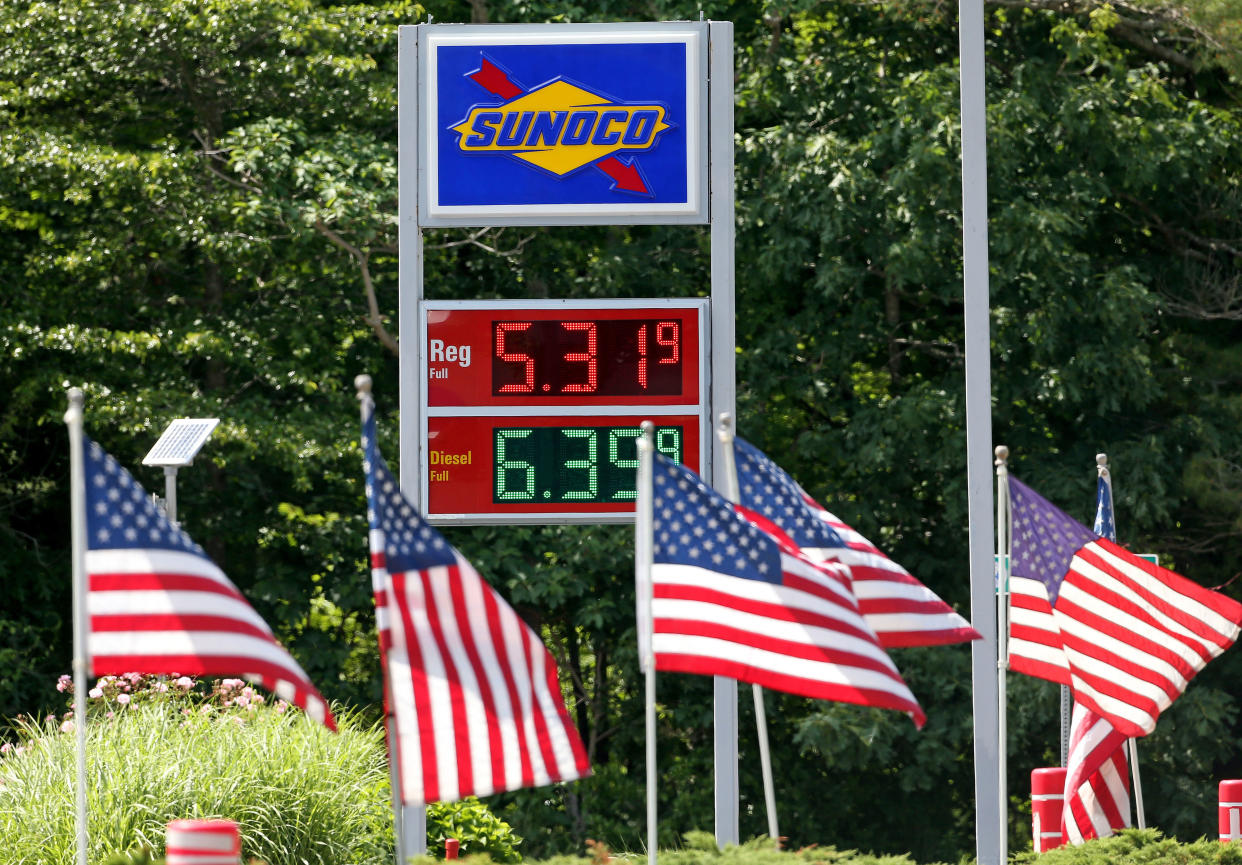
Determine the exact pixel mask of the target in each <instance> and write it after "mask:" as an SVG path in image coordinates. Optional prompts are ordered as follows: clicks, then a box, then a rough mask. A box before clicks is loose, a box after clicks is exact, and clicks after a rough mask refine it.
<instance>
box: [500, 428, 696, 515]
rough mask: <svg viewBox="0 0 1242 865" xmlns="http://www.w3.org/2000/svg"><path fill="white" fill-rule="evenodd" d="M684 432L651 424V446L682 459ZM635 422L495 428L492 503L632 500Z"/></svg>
mask: <svg viewBox="0 0 1242 865" xmlns="http://www.w3.org/2000/svg"><path fill="white" fill-rule="evenodd" d="M684 433H685V431H684V430H683V428H682V427H680V426H661V427H656V432H655V446H656V449H657V450H659V451H660V453H662V454H664V455H665V456H667V457H668V458H669V459H671V460H673V461H674V462H677V463H681V462H682V443H683V441H684V440H685V435H684ZM641 434H642V431H641V430H640V429H639V428H638V427H637V426H592V427H555V426H542V427H495V428H493V430H492V441H493V450H494V458H495V463H494V464H495V466H496V486H495V489H494V490H493V497H494V500H495V501H497V502H547V503H555V502H579V503H589V502H601V503H604V502H624V501H634V499H635V498H636V497H637V494H638V493H637V490H636V489H635V477H636V469H637V468H638V447H637V444H636V442H637V440H638V437H639V436H640V435H641Z"/></svg>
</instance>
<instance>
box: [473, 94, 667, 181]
mask: <svg viewBox="0 0 1242 865" xmlns="http://www.w3.org/2000/svg"><path fill="white" fill-rule="evenodd" d="M670 128H671V125H670V124H668V123H666V122H665V109H664V106H663V105H659V104H654V103H653V104H649V105H636V104H631V103H626V104H620V103H616V102H612V101H610V100H608V99H606V98H605V97H602V96H599V95H598V94H595V93H591V92H590V91H589V90H584V89H583V88H581V87H578V86H577V85H575V84H570V83H569V82H568V81H562V80H557V81H552V82H550V83H548V84H545V85H543V86H542V87H538V88H536V89H534V90H531V91H530V92H528V93H523V94H522V95H521V96H518V97H517V98H516V99H513V100H511V101H509V102H506V103H504V104H503V105H495V106H491V105H476V106H475V107H473V108H471V109H470V113H469V114H467V115H466V119H465V120H463V121H462V122H461V123H458V124H457V125H456V126H453V127H452V129H453V131H455V132H457V133H458V134H459V135H460V136H461V137H460V140H459V147H460V148H461V149H462V150H463V151H465V152H467V153H503V154H505V155H507V156H513V157H516V158H517V159H521V160H523V161H524V162H528V163H530V164H531V165H534V166H536V167H538V168H542V169H543V170H544V171H548V172H551V173H552V174H555V175H558V176H564V175H566V174H569V173H570V172H572V171H577V170H578V169H579V168H582V167H583V166H585V165H590V164H591V163H592V162H596V161H597V160H600V159H603V158H605V157H607V156H610V155H612V154H614V153H619V152H621V151H625V150H647V149H648V148H650V147H651V146H652V145H654V144H655V142H656V139H657V138H658V137H659V135H660V133H661V132H663V131H664V130H666V129H670Z"/></svg>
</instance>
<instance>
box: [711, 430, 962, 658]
mask: <svg viewBox="0 0 1242 865" xmlns="http://www.w3.org/2000/svg"><path fill="white" fill-rule="evenodd" d="M733 452H734V455H735V457H736V462H737V479H738V487H739V489H740V490H741V503H742V504H743V505H745V506H746V507H748V508H750V509H751V510H754V511H757V512H759V513H761V514H763V515H764V516H765V517H767V518H768V519H769V520H771V521H772V522H774V523H776V524H777V525H778V526H780V527H781V529H783V530H784V531H785V533H786V534H788V535H789V536H790V537H791V538H792V539H793V540H794V542H795V543H796V544H797V545H798V546H799V548H801V550H802V552H803V554H804V555H806V556H807V557H808V558H810V559H812V560H814V561H817V562H840V563H842V564H845V565H848V566H849V568H850V575H851V577H852V578H853V584H854V594H855V596H856V597H857V598H858V604H859V608H860V609H861V610H862V614H863V617H864V618H866V620H867V624H869V625H870V626H871V628H872V630H874V631H875V633H876V635H877V636H878V637H879V638H880V644H881V645H882V646H884V647H886V648H896V647H900V646H936V645H945V644H947V643H961V642H967V641H969V640H978V639H979V638H980V635H979V632H978V631H976V630H975V629H974V628H972V627H971V626H970V623H969V622H967V621H966V620H965V619H964V618H962V617H961V616H960V615H958V613H956V612H955V611H954V610H953V608H952V607H950V606H949V605H948V604H946V603H945V602H944V601H943V600H942V599H941V598H940V596H939V595H937V594H936V593H935V592H933V591H932V590H931V589H929V588H927V586H925V585H923V583H921V582H919V581H918V580H917V579H915V578H914V577H913V576H911V575H910V572H909V571H907V570H906V569H905V568H903V567H902V566H901V565H899V564H897V563H896V562H894V561H893V560H892V559H890V558H888V556H886V555H884V554H883V553H882V552H880V551H879V550H878V549H877V548H876V547H875V546H874V545H873V544H872V543H871V542H870V541H868V540H867V539H866V538H865V537H863V536H862V535H861V534H859V533H858V532H856V531H854V529H852V528H850V527H849V526H848V525H846V524H845V523H844V522H842V521H841V520H840V519H839V518H837V517H836V516H835V515H833V514H832V513H830V512H829V511H827V510H825V509H824V508H823V507H822V506H821V505H820V504H819V503H817V502H816V501H815V500H814V499H812V498H811V497H810V496H809V495H807V494H806V492H805V491H804V490H803V489H802V487H801V486H799V485H798V482H797V481H795V480H794V479H793V478H792V477H790V476H789V475H788V474H787V473H786V472H785V471H784V470H783V469H782V468H781V467H780V466H778V465H777V464H776V463H775V462H773V461H772V460H771V459H770V458H769V457H768V456H767V455H766V454H764V453H763V451H761V450H759V449H758V448H757V447H755V446H754V445H752V444H750V443H748V442H746V441H743V440H742V439H740V438H739V439H736V440H735V441H734V447H733Z"/></svg>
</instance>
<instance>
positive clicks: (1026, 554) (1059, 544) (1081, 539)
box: [1009, 475, 1099, 606]
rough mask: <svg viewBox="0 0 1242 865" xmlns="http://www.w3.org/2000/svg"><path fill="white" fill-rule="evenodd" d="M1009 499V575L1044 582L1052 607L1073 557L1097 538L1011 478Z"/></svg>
mask: <svg viewBox="0 0 1242 865" xmlns="http://www.w3.org/2000/svg"><path fill="white" fill-rule="evenodd" d="M1009 498H1010V502H1011V503H1012V507H1013V524H1012V526H1011V531H1012V532H1013V548H1012V550H1011V557H1012V560H1013V570H1012V573H1013V575H1014V576H1016V577H1027V578H1029V579H1034V580H1039V581H1040V582H1041V583H1043V584H1044V587H1045V588H1046V589H1047V590H1048V601H1049V602H1050V603H1051V604H1052V605H1053V606H1055V605H1056V602H1057V595H1058V594H1060V591H1061V581H1062V580H1063V579H1065V575H1066V573H1067V572H1068V571H1069V566H1070V562H1071V561H1072V560H1073V558H1074V554H1075V553H1076V552H1078V550H1079V549H1081V548H1082V547H1084V546H1086V545H1087V544H1089V543H1091V542H1092V541H1095V540H1098V539H1099V535H1097V534H1096V533H1095V532H1093V531H1091V530H1090V529H1088V528H1087V527H1086V526H1084V525H1083V524H1082V523H1080V522H1078V521H1077V520H1075V519H1073V518H1072V517H1070V516H1069V515H1068V514H1066V513H1065V512H1064V511H1062V510H1060V509H1059V508H1058V507H1057V506H1056V505H1054V504H1052V503H1051V502H1050V501H1048V500H1047V499H1045V498H1044V497H1043V496H1041V495H1040V494H1039V493H1037V492H1035V491H1034V490H1032V489H1031V488H1030V487H1028V486H1027V485H1026V484H1024V483H1022V482H1021V481H1019V480H1018V479H1017V478H1015V477H1014V476H1013V475H1010V476H1009Z"/></svg>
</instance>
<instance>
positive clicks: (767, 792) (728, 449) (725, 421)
mask: <svg viewBox="0 0 1242 865" xmlns="http://www.w3.org/2000/svg"><path fill="white" fill-rule="evenodd" d="M716 438H717V439H719V440H720V446H721V447H720V452H721V454H722V456H723V458H724V478H722V480H723V481H724V483H723V487H722V489H723V492H724V497H725V498H727V499H728V500H729V501H731V502H738V501H741V499H742V492H741V490H740V489H739V488H738V483H737V462H736V459H735V457H734V455H733V418H732V416H731V415H730V414H729V413H728V412H723V413H721V415H720V423H719V424H718V425H717V427H716ZM750 687H751V693H752V694H753V695H754V699H755V729H756V730H757V732H758V734H759V765H760V768H761V769H762V772H763V802H764V805H765V806H766V807H767V809H768V836H769V837H770V838H771V839H772V840H773V841H774V842H775V843H776V847H777V849H780V846H781V833H780V829H778V828H777V825H776V787H775V785H774V784H773V782H772V753H771V750H770V749H769V748H768V715H767V711H766V710H765V709H764V706H763V687H762V686H760V685H751V686H750Z"/></svg>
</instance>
